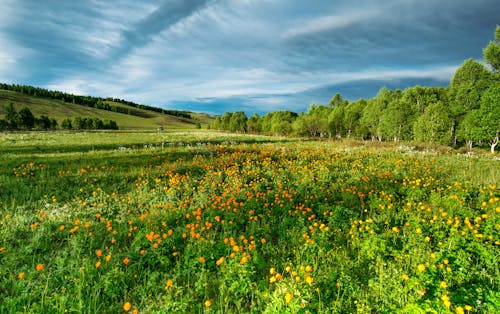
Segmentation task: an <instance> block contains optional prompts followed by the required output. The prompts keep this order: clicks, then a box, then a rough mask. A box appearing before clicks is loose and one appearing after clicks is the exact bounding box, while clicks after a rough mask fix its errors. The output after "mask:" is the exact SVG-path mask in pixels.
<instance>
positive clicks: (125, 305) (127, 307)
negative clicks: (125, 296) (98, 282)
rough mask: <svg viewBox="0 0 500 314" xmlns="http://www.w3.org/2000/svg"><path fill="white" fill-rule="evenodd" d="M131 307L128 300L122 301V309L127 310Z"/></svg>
mask: <svg viewBox="0 0 500 314" xmlns="http://www.w3.org/2000/svg"><path fill="white" fill-rule="evenodd" d="M131 308H132V304H131V303H130V302H125V303H123V311H125V312H128V311H130V309H131Z"/></svg>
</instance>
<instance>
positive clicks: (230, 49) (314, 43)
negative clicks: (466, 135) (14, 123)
mask: <svg viewBox="0 0 500 314" xmlns="http://www.w3.org/2000/svg"><path fill="white" fill-rule="evenodd" d="M0 8H1V10H0V81H1V82H5V83H16V84H26V85H35V86H40V87H45V88H49V89H56V90H61V91H65V92H70V93H74V94H83V95H93V96H103V97H107V96H112V97H118V98H123V99H127V100H131V101H135V102H138V103H142V104H148V105H154V106H161V107H164V108H173V109H187V110H194V111H203V112H209V113H223V112H224V111H235V110H239V109H243V110H245V111H246V112H247V113H248V114H251V113H253V112H258V113H264V112H268V111H274V110H281V109H286V110H293V111H297V112H299V111H305V110H307V108H308V107H309V105H310V104H311V103H313V102H315V103H319V104H326V103H328V101H329V99H330V98H331V97H332V96H333V95H334V94H335V93H336V92H340V93H341V94H342V95H343V96H344V97H346V98H348V99H351V100H356V99H358V98H361V97H364V98H369V97H372V96H374V95H375V94H376V92H377V90H378V89H380V88H381V87H382V86H387V87H388V88H405V87H408V86H412V85H427V86H430V85H432V86H436V85H437V86H444V85H446V84H447V83H448V82H449V79H450V78H451V76H452V75H453V73H454V71H455V70H456V68H457V67H458V66H460V65H461V64H462V62H463V61H464V60H465V59H467V58H469V57H473V58H475V59H477V60H481V59H482V49H483V48H484V47H486V45H487V44H488V42H489V41H490V40H491V39H492V38H493V35H494V30H495V26H496V25H497V24H500V5H499V3H498V0H418V1H417V0H387V1H375V0H339V1H333V0H308V1H304V0H141V1H135V0H134V1H132V0H120V1H118V0H108V1H97V0H75V1H63V0H43V1H40V0H0Z"/></svg>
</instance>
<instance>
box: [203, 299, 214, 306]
mask: <svg viewBox="0 0 500 314" xmlns="http://www.w3.org/2000/svg"><path fill="white" fill-rule="evenodd" d="M204 305H205V307H210V306H212V301H210V300H206V301H205V303H204Z"/></svg>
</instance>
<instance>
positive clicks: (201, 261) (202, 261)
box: [199, 256, 205, 264]
mask: <svg viewBox="0 0 500 314" xmlns="http://www.w3.org/2000/svg"><path fill="white" fill-rule="evenodd" d="M199 261H200V263H202V264H203V263H205V258H204V257H203V256H202V257H200V258H199Z"/></svg>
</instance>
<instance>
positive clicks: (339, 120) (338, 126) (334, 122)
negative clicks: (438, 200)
mask: <svg viewBox="0 0 500 314" xmlns="http://www.w3.org/2000/svg"><path fill="white" fill-rule="evenodd" d="M328 129H329V130H330V134H332V135H334V136H335V137H336V138H341V137H342V135H343V134H344V107H342V106H335V107H333V109H332V110H331V111H330V114H329V115H328Z"/></svg>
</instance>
